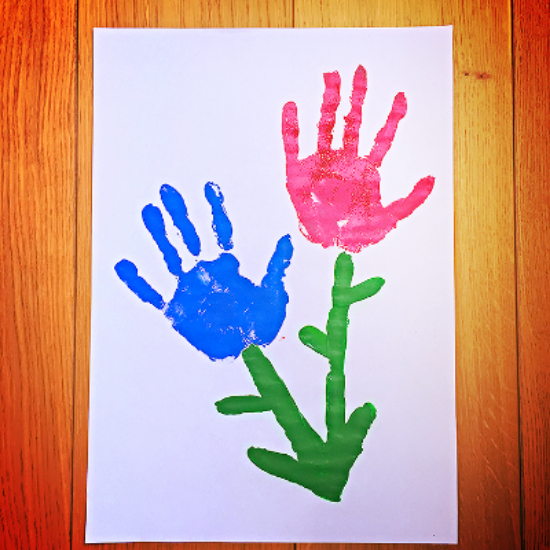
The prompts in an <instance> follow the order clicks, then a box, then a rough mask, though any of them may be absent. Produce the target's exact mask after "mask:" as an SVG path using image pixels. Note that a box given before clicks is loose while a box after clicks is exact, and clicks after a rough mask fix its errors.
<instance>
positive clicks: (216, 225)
mask: <svg viewBox="0 0 550 550" xmlns="http://www.w3.org/2000/svg"><path fill="white" fill-rule="evenodd" d="M204 196H205V197H206V200H207V201H208V202H209V203H210V206H211V207H212V229H213V230H214V234H215V235H216V238H217V240H218V246H219V247H220V248H223V250H226V251H227V250H231V249H232V248H233V242H232V241H231V237H232V236H233V227H232V226H231V222H230V221H229V218H228V217H227V212H226V211H225V207H224V205H223V195H222V192H221V189H220V188H219V187H218V186H217V185H216V184H215V183H212V182H211V181H209V182H208V183H207V184H206V185H205V186H204Z"/></svg>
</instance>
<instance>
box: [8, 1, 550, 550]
mask: <svg viewBox="0 0 550 550" xmlns="http://www.w3.org/2000/svg"><path fill="white" fill-rule="evenodd" d="M77 3H78V12H79V21H78V72H76V69H75V61H76V55H77V45H76V41H75V36H76V29H75V21H76V11H77ZM2 7H3V13H2V16H3V17H2V21H1V25H2V31H1V33H0V64H1V67H2V74H3V84H4V85H3V86H2V89H1V91H0V97H1V101H2V108H1V111H0V113H1V114H0V116H1V117H2V142H1V144H0V147H1V148H2V169H1V170H2V171H1V174H2V177H1V187H0V192H1V198H0V215H1V219H2V224H1V230H0V231H1V240H0V243H1V250H0V289H1V296H0V298H1V299H0V427H1V428H0V429H1V432H0V484H1V493H0V547H1V548H6V549H10V550H11V549H12V548H14V549H19V548H21V549H34V548H39V549H41V548H55V549H56V550H57V549H59V550H61V549H64V548H68V547H69V546H70V545H71V543H72V546H73V547H74V548H76V549H78V548H83V547H84V545H83V540H84V525H85V498H86V485H85V483H86V464H87V407H88V366H89V361H88V353H89V329H90V323H89V306H90V271H91V265H90V260H91V257H90V240H91V143H92V142H91V140H92V110H91V106H92V65H91V62H92V56H91V51H92V50H91V48H92V34H91V29H92V28H93V27H94V26H130V27H132V26H139V27H156V26H159V27H222V26H294V25H295V26H396V25H398V26H410V25H441V24H445V25H448V24H452V25H454V33H455V39H454V45H455V60H454V62H455V205H456V206H455V216H456V221H455V229H456V249H455V259H456V290H457V418H458V431H459V432H458V435H459V456H458V460H459V497H460V500H459V537H460V543H459V548H464V549H466V548H468V549H469V548H472V549H476V550H477V549H484V548H491V549H493V548H495V549H496V548H498V549H499V550H500V549H504V550H506V549H508V548H519V547H520V546H523V548H525V549H526V550H530V549H533V550H534V549H537V550H538V549H543V550H544V549H548V548H550V527H549V519H548V518H549V517H550V487H549V480H550V472H549V464H550V461H549V459H548V456H549V448H548V447H549V439H550V438H549V436H548V433H549V429H550V419H549V418H550V405H549V403H550V400H549V398H550V374H549V368H550V367H549V362H550V345H549V344H548V342H549V341H550V338H549V333H550V330H549V327H550V321H549V314H548V313H547V311H548V309H547V308H546V307H545V306H544V304H545V303H546V298H548V288H549V287H548V282H547V280H548V273H549V269H550V254H549V252H548V245H547V243H548V242H549V237H550V235H549V232H550V213H549V207H548V205H549V204H550V196H549V193H550V191H548V189H549V188H548V181H549V175H550V174H549V171H550V169H549V167H548V158H549V145H548V138H547V134H548V128H549V127H550V120H549V118H550V116H549V110H548V104H549V101H550V97H549V95H550V91H549V90H550V86H549V84H550V82H549V77H548V59H549V58H550V55H549V54H550V51H549V49H550V46H549V43H550V39H549V35H548V32H549V28H550V21H549V13H550V6H549V5H548V1H547V0H545V1H544V0H540V1H537V0H523V1H519V0H513V9H514V25H513V28H514V44H513V49H512V19H511V13H512V12H511V8H512V3H511V2H505V1H503V0H494V1H491V0H476V2H474V1H473V0H448V1H444V0H422V1H420V0H386V1H382V0H315V1H314V0H294V1H293V0H280V1H272V0H269V1H268V0H255V1H252V0H250V1H246V0H242V1H240V0H218V1H215V0H204V1H202V2H201V1H200V0H192V1H187V0H186V1H181V0H179V1H177V0H72V1H69V0H57V1H55V2H54V1H53V0H33V1H32V2H15V1H14V0H4V1H3V2H2ZM512 51H513V52H514V63H513V65H512ZM512 66H513V67H514V71H512ZM77 75H78V111H76V110H75V100H76V95H75V94H76V89H77V81H76V77H77ZM513 82H514V83H515V85H514V88H512V83H513ZM514 90H515V91H514ZM513 91H514V96H513V95H512V94H513ZM513 97H514V101H515V102H514V105H515V116H514V113H513V111H512V99H513ZM76 118H77V119H78V152H77V157H76V158H75V139H76V135H77V133H76V127H75V119H76ZM514 121H515V157H514V150H513V135H514V134H513V131H514V128H513V124H514ZM514 158H515V174H516V190H515V196H514V185H513V174H514ZM76 160H77V164H78V186H77V190H76V192H75V161H76ZM514 199H515V201H516V203H515V204H516V208H517V212H516V215H517V232H516V228H515V226H514ZM75 201H76V206H75ZM76 214H78V216H77V221H76V222H75V215H76ZM75 238H76V240H77V242H78V247H77V256H76V257H75ZM515 238H516V239H517V256H515V251H514V239H515ZM516 258H517V285H518V317H517V325H518V328H519V349H518V348H517V345H516V344H517V340H516V311H515V308H516V295H515V285H516V277H515V269H516ZM75 274H76V278H75ZM75 283H76V284H75ZM75 298H76V314H75V309H74V308H75ZM75 315H76V318H75ZM518 353H519V360H520V371H519V384H520V395H521V401H520V411H521V451H522V472H523V478H522V483H523V489H522V498H523V505H524V511H523V526H524V536H523V538H522V537H521V534H520V524H521V519H522V514H521V513H520V492H519V469H518V466H519V449H518V399H517V392H518V379H517V376H518V372H517V354H518ZM74 354H76V375H75V376H73V359H74ZM73 382H74V383H75V390H74V394H73ZM73 395H74V401H75V418H74V461H73V464H74V468H73V469H72V468H71V460H72V457H71V451H72V441H73V439H72V438H73V420H72V418H73ZM72 470H73V471H72ZM73 473H74V476H73V480H72V485H71V476H72V475H73ZM72 499H74V506H73V514H74V518H73V521H72V525H71V500H72ZM71 529H72V532H71ZM522 543H523V545H522ZM112 546H113V545H100V546H99V548H111V547H112ZM183 546H185V547H188V546H193V547H195V546H197V545H167V544H128V545H117V546H116V548H126V547H127V548H137V549H139V548H148V549H162V548H173V547H183ZM200 546H201V548H202V549H203V550H207V549H208V548H213V547H214V546H216V547H218V546H219V545H200ZM241 546H243V547H244V546H245V545H231V547H232V548H234V549H235V550H237V549H238V548H240V547H241ZM264 546H266V547H267V546H270V545H264ZM272 546H273V545H272ZM277 546H282V548H284V549H285V550H286V549H288V548H289V547H290V545H277ZM300 546H301V547H302V550H312V549H306V548H305V547H306V546H309V545H300ZM318 546H326V545H318ZM334 546H337V545H334ZM341 546H345V545H341ZM362 546H364V548H365V549H367V548H380V549H382V548H385V549H390V548H397V547H398V548H406V547H407V546H408V545H399V546H396V545H362ZM409 546H410V545H409ZM246 547H247V549H251V548H252V547H254V545H246ZM417 547H418V546H417ZM421 547H422V546H420V548H421ZM426 547H428V546H427V545H426ZM429 548H434V546H433V545H430V546H429ZM342 550H343V549H342Z"/></svg>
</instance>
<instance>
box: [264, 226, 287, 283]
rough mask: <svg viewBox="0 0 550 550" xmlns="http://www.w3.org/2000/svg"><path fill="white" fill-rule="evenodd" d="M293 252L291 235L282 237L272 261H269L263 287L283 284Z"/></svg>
mask: <svg viewBox="0 0 550 550" xmlns="http://www.w3.org/2000/svg"><path fill="white" fill-rule="evenodd" d="M293 252H294V247H293V246H292V242H291V240H290V235H285V236H284V237H281V238H280V239H279V242H278V243H277V246H276V247H275V252H274V253H273V256H271V260H269V264H268V266H267V273H266V274H265V276H264V278H263V279H262V286H263V287H267V288H269V287H273V286H276V285H278V284H280V283H281V281H282V279H283V277H284V275H285V270H286V268H287V267H288V266H289V265H290V259H291V258H292V253H293Z"/></svg>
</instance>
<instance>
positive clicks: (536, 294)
mask: <svg viewBox="0 0 550 550" xmlns="http://www.w3.org/2000/svg"><path fill="white" fill-rule="evenodd" d="M549 59H550V6H549V4H548V2H540V1H536V0H532V1H525V2H518V1H516V2H514V68H515V70H514V73H515V102H514V105H515V127H516V136H515V137H516V141H515V144H516V157H515V158H516V205H517V233H516V235H517V246H518V330H519V361H520V370H519V390H520V418H521V449H522V497H523V520H524V526H523V537H524V548H526V549H540V550H549V549H550V458H549V457H550V435H549V434H550V313H549V309H548V306H547V304H548V303H550V285H549V283H548V273H549V272H550V249H549V247H548V242H550V210H549V205H550V187H549V185H548V183H549V182H550V164H549V159H550V140H549V139H548V130H549V129H550V109H549V107H548V106H549V105H550V76H549V71H548V63H549V61H548V60H549Z"/></svg>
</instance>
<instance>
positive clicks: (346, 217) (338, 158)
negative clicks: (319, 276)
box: [282, 65, 435, 252]
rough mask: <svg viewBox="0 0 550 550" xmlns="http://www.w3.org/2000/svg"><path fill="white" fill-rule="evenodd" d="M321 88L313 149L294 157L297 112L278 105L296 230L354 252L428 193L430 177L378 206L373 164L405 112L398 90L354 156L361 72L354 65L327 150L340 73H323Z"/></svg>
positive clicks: (383, 233) (364, 85) (326, 244)
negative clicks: (337, 144) (345, 106)
mask: <svg viewBox="0 0 550 550" xmlns="http://www.w3.org/2000/svg"><path fill="white" fill-rule="evenodd" d="M324 79H325V93H324V95H323V104H322V106H321V120H320V122H319V135H318V141H317V152H316V153H314V154H313V155H311V156H309V157H307V158H305V159H303V160H299V159H298V153H299V147H298V134H299V132H300V130H299V126H298V113H297V108H296V104H295V103H293V102H289V103H287V104H286V105H285V106H284V107H283V121H282V130H283V142H284V148H285V155H286V173H287V189H288V192H289V194H290V197H291V199H292V203H293V204H294V208H295V209H296V213H297V214H298V220H299V223H300V230H301V231H302V233H303V234H304V236H305V237H306V238H307V239H308V240H310V241H311V242H313V243H320V244H321V245H322V246H323V247H325V248H327V247H329V246H338V247H340V248H343V249H345V250H347V251H349V252H359V251H360V250H361V249H362V248H364V247H366V246H368V245H369V244H375V243H377V242H379V241H381V240H382V239H383V238H384V237H385V236H386V234H387V233H388V232H389V231H391V230H392V229H394V228H395V227H396V225H397V222H399V221H400V220H402V219H403V218H406V217H407V216H410V215H411V214H412V213H413V212H414V211H415V210H416V209H417V208H418V207H419V206H420V205H421V204H422V203H423V202H424V201H425V200H426V198H427V197H428V195H429V194H430V193H431V191H432V189H433V186H434V182H435V178H434V177H432V176H428V177H425V178H423V179H421V180H420V181H419V182H418V183H417V184H416V185H415V187H414V189H413V190H412V191H411V193H410V194H409V195H408V196H407V197H405V198H402V199H399V200H396V201H395V202H393V203H391V204H389V205H388V206H385V207H384V206H382V203H381V197H380V174H379V172H378V169H379V168H380V165H381V164H382V161H383V159H384V156H385V155H386V153H387V152H388V150H389V149H390V147H391V145H392V142H393V139H394V137H395V132H396V130H397V126H398V124H399V121H400V120H401V119H402V118H403V117H404V116H405V114H406V112H407V101H406V99H405V95H404V94H403V93H399V94H397V95H396V96H395V99H394V101H393V105H392V108H391V111H390V114H389V116H388V119H387V121H386V124H385V125H384V127H383V128H382V129H381V130H380V131H379V132H378V135H377V136H376V139H375V141H374V146H373V147H372V149H371V152H370V153H369V154H368V155H367V156H366V157H359V156H358V155H357V153H358V142H359V128H360V127H361V117H362V107H363V101H364V99H365V94H366V91H367V75H366V72H365V69H364V68H363V67H362V66H361V65H360V66H359V67H358V68H357V70H356V71H355V76H354V78H353V91H352V95H351V110H350V112H349V114H348V116H346V117H345V119H344V120H345V128H344V139H343V147H342V149H331V143H332V131H333V128H334V122H335V119H336V109H337V108H338V105H339V104H340V75H339V74H338V72H337V71H335V72H333V73H326V74H325V75H324Z"/></svg>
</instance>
